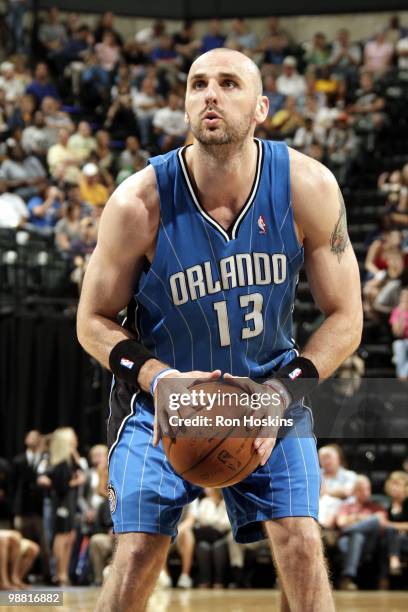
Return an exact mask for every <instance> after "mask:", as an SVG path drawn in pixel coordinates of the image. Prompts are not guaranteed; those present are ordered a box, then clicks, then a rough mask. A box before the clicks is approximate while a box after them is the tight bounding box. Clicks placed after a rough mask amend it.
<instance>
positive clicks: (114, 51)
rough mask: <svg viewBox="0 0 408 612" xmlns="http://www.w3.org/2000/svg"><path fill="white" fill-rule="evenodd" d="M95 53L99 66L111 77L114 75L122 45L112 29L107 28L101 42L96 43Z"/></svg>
mask: <svg viewBox="0 0 408 612" xmlns="http://www.w3.org/2000/svg"><path fill="white" fill-rule="evenodd" d="M95 53H96V57H97V60H98V63H99V66H100V67H101V68H102V70H104V71H105V72H106V73H107V75H108V76H109V77H112V74H113V71H114V69H115V68H116V66H117V64H118V63H119V59H120V47H119V45H118V44H117V42H116V38H115V35H114V34H113V33H112V32H111V31H110V30H106V31H105V32H104V34H103V36H102V40H101V42H99V43H97V44H96V45H95Z"/></svg>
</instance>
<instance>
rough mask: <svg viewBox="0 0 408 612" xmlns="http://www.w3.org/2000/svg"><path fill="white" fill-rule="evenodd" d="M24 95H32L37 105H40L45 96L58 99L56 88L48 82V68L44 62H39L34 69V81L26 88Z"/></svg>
mask: <svg viewBox="0 0 408 612" xmlns="http://www.w3.org/2000/svg"><path fill="white" fill-rule="evenodd" d="M26 93H29V94H33V96H35V99H36V100H37V102H38V104H41V102H42V101H43V100H44V98H45V97H46V96H49V97H51V98H55V99H56V100H59V99H60V95H59V93H58V90H57V88H56V87H55V85H54V84H53V83H51V81H50V77H49V70H48V66H47V64H45V63H44V62H39V63H38V64H37V66H36V67H35V71H34V80H33V81H31V83H30V84H29V85H28V86H27V89H26Z"/></svg>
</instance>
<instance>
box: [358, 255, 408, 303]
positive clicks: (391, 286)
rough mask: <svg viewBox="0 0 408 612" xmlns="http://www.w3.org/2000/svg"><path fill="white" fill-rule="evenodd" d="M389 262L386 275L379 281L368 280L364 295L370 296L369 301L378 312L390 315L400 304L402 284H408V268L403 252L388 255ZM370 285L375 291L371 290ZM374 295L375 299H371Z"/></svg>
mask: <svg viewBox="0 0 408 612" xmlns="http://www.w3.org/2000/svg"><path fill="white" fill-rule="evenodd" d="M387 263H388V267H387V272H386V275H385V277H384V278H383V279H382V280H381V281H379V282H376V281H375V280H372V281H368V282H367V283H366V285H365V287H364V295H365V296H367V297H368V302H369V303H372V306H373V308H374V310H375V311H376V312H380V313H385V314H388V315H389V314H390V313H391V311H392V309H393V308H394V307H395V306H397V304H398V300H399V296H400V292H401V286H403V285H406V284H408V268H407V267H406V266H405V263H404V256H403V255H402V253H401V252H399V253H393V254H390V255H388V259H387ZM369 287H370V290H371V289H372V290H373V291H369ZM373 297H374V300H373V301H370V300H372V299H373Z"/></svg>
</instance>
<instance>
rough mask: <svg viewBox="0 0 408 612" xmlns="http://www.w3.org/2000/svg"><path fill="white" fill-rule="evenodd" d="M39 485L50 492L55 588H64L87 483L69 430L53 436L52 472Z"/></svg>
mask: <svg viewBox="0 0 408 612" xmlns="http://www.w3.org/2000/svg"><path fill="white" fill-rule="evenodd" d="M37 482H38V484H40V485H41V486H45V487H48V488H49V489H50V490H51V496H52V504H53V515H54V533H55V535H54V542H53V555H54V557H55V560H56V564H57V575H56V584H58V585H60V586H64V585H67V584H69V577H68V568H69V562H70V559H71V553H72V547H73V544H74V538H75V531H74V527H75V510H76V501H77V490H78V487H79V486H81V485H83V484H84V483H85V476H84V474H83V471H82V469H81V466H80V465H79V462H78V456H77V452H76V436H75V433H74V432H73V430H72V429H71V428H70V427H61V428H59V429H56V430H55V431H54V433H53V434H52V436H51V442H50V459H49V468H48V470H47V472H46V473H45V474H43V475H41V476H39V477H38V479H37Z"/></svg>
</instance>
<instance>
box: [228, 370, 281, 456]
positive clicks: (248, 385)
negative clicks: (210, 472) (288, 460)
mask: <svg viewBox="0 0 408 612" xmlns="http://www.w3.org/2000/svg"><path fill="white" fill-rule="evenodd" d="M224 379H225V380H226V381H227V382H228V384H234V381H235V384H237V385H238V386H239V387H240V388H241V389H243V390H244V391H246V392H247V393H248V394H249V395H255V394H257V395H259V394H265V393H269V395H270V396H271V402H270V404H269V405H268V406H261V407H260V408H259V409H258V410H255V409H253V416H254V417H256V418H261V419H262V418H266V417H268V416H271V417H279V419H280V417H281V416H282V414H283V412H284V410H285V403H284V401H283V398H280V396H279V394H278V392H277V391H274V390H273V389H272V388H271V387H269V386H267V385H264V384H260V383H257V382H254V381H253V380H251V379H250V378H246V377H241V376H232V375H231V374H224ZM279 428H280V425H277V426H276V427H273V426H262V427H261V429H260V430H259V432H258V435H257V437H256V438H255V440H254V448H255V449H256V452H257V453H258V455H259V457H260V460H261V461H260V465H261V466H263V465H265V464H266V463H267V461H268V459H269V457H270V456H271V453H272V451H273V447H274V446H275V443H276V437H277V433H278V430H279Z"/></svg>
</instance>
